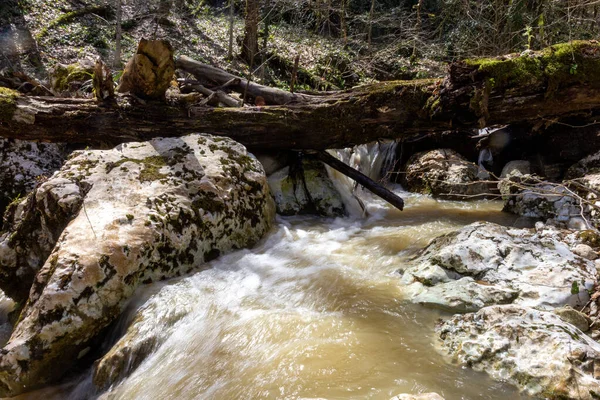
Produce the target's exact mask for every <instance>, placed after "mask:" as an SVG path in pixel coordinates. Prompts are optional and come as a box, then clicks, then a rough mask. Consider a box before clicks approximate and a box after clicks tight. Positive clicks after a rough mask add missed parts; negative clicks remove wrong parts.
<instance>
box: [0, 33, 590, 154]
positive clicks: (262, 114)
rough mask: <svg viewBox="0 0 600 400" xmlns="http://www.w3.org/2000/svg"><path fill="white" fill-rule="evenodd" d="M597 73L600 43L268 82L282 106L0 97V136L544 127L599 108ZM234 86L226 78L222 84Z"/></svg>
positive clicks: (287, 142) (298, 137)
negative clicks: (346, 79) (325, 89)
mask: <svg viewBox="0 0 600 400" xmlns="http://www.w3.org/2000/svg"><path fill="white" fill-rule="evenodd" d="M573 57H575V61H573ZM574 62H575V63H576V64H577V65H578V67H577V71H576V73H572V72H573V71H572V65H573V63H574ZM198 64H199V63H198ZM200 65H201V64H200ZM179 66H180V67H181V60H180V63H179ZM207 68H212V67H207ZM206 70H207V71H209V74H210V73H214V74H216V72H215V71H217V72H218V71H219V70H217V69H214V68H213V71H212V72H210V70H208V69H206ZM597 71H600V44H598V43H595V42H593V41H592V42H573V45H572V46H571V45H566V44H563V45H557V46H553V47H552V48H548V49H545V50H543V51H540V52H535V53H532V54H531V55H528V56H524V57H519V56H506V57H503V58H499V59H484V60H472V61H465V62H456V63H453V64H451V65H450V68H449V74H448V76H447V77H446V78H445V79H444V80H442V79H429V80H415V81H394V82H382V83H377V84H372V85H365V86H360V87H356V88H354V89H350V90H345V91H339V92H330V93H325V94H322V95H320V96H309V95H301V94H291V93H287V92H284V91H280V90H279V89H272V90H273V91H274V92H275V93H276V94H278V93H279V92H281V96H282V97H281V98H282V99H283V100H284V102H285V101H286V99H289V98H290V97H289V96H296V97H294V98H295V99H296V100H295V102H294V103H292V104H289V105H287V106H281V105H274V106H264V107H244V108H209V107H198V106H192V107H184V106H183V105H182V106H170V105H165V104H162V103H155V102H148V103H147V104H136V103H135V99H130V98H126V99H123V98H117V99H116V103H115V104H114V105H113V106H106V105H104V104H97V103H95V102H94V101H91V100H82V99H61V98H49V97H25V96H20V97H19V96H17V95H16V94H15V95H7V94H3V95H0V96H1V97H0V100H1V101H0V136H2V137H8V138H18V139H24V140H44V141H54V142H72V143H87V144H90V145H96V144H98V143H109V144H117V143H121V142H126V141H139V140H148V139H150V138H153V137H159V136H181V135H185V134H188V133H192V132H208V133H215V134H222V135H225V136H229V137H231V138H233V139H234V140H237V141H239V142H241V143H242V144H244V145H246V146H248V147H250V148H254V149H256V148H260V149H264V150H267V149H273V150H279V149H315V150H321V149H328V148H341V147H348V146H352V145H355V144H361V143H367V142H371V141H375V140H377V139H380V138H403V137H408V136H410V135H414V134H421V133H430V132H436V131H437V132H441V131H449V130H452V129H473V128H480V127H483V126H490V125H494V124H509V123H523V122H525V123H530V124H531V125H535V124H538V125H544V124H551V123H552V121H554V120H556V119H558V118H561V117H565V116H573V115H578V114H583V115H585V116H587V117H589V116H590V115H592V116H593V115H599V114H600V76H599V75H598V74H597ZM220 73H221V76H219V79H214V81H222V83H221V85H222V84H224V83H227V82H228V81H231V78H232V75H230V74H227V73H226V72H224V71H220ZM214 74H213V75H214ZM213 78H214V76H213ZM243 81H244V80H241V82H243ZM235 85H236V84H235V80H234V83H230V86H228V87H233V86H235ZM245 88H247V90H248V93H251V92H252V93H262V92H254V90H262V89H264V88H265V87H264V86H261V85H256V84H253V83H251V84H248V83H247V82H246V84H245V85H244V84H243V83H240V85H239V87H238V88H237V90H245ZM286 93H287V95H286ZM275 98H276V97H275ZM132 103H133V104H132Z"/></svg>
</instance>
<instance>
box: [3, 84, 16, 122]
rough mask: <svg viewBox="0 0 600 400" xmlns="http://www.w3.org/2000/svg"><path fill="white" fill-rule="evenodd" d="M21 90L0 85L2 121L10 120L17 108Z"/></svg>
mask: <svg viewBox="0 0 600 400" xmlns="http://www.w3.org/2000/svg"><path fill="white" fill-rule="evenodd" d="M19 96H20V94H19V92H17V91H15V90H12V89H8V88H5V87H0V121H10V120H11V119H12V117H13V115H14V114H15V111H16V110H17V99H18V98H19Z"/></svg>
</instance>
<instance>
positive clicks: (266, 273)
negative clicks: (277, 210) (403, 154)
mask: <svg viewBox="0 0 600 400" xmlns="http://www.w3.org/2000/svg"><path fill="white" fill-rule="evenodd" d="M379 150H381V149H379ZM384 150H385V151H372V149H368V148H364V147H363V153H364V154H363V156H362V158H361V157H360V152H355V153H354V154H347V155H344V154H341V153H340V154H338V156H339V157H340V158H342V159H345V160H344V161H345V162H347V163H349V164H350V165H354V166H357V167H361V166H362V168H361V169H363V171H364V170H365V169H366V170H367V172H369V170H371V169H372V168H375V169H376V170H377V171H380V170H382V169H383V170H384V171H385V166H386V165H388V164H389V160H387V158H389V155H386V152H388V153H389V154H392V153H393V152H394V150H395V148H394V146H393V145H391V146H389V148H387V147H386V148H385V149H384ZM330 174H333V172H331V171H330ZM371 175H378V174H372V173H371ZM374 177H377V176H374ZM332 178H333V179H334V182H335V184H336V186H337V187H338V188H343V187H344V186H345V187H346V188H347V189H348V188H350V187H351V182H348V181H345V180H344V178H342V177H340V176H336V175H335V174H333V176H332ZM392 187H393V188H394V191H395V192H396V193H397V194H399V195H400V196H402V197H403V198H404V199H405V201H406V208H405V210H404V211H403V212H400V211H398V210H396V209H392V208H391V207H390V206H388V205H387V203H384V202H383V201H382V200H380V199H378V198H374V197H373V196H371V195H369V194H367V193H363V192H362V191H361V193H360V196H359V197H360V198H361V202H360V203H362V206H361V205H360V204H358V203H356V204H351V203H352V201H351V198H352V197H353V196H351V195H350V194H349V190H346V191H347V192H348V193H347V194H346V196H345V202H346V204H347V206H348V208H349V209H350V210H351V212H352V213H353V214H354V215H355V216H354V217H346V218H335V219H333V218H321V217H280V216H278V217H277V221H276V223H275V226H274V228H273V229H272V230H271V232H270V234H269V235H267V237H265V238H264V239H263V240H262V241H261V242H260V243H259V244H258V245H257V246H255V247H254V248H253V249H249V250H239V251H235V252H233V253H230V254H228V255H225V256H222V257H220V258H218V259H217V260H214V261H212V262H210V263H208V264H207V265H206V266H205V269H203V270H202V271H199V272H197V273H195V274H192V275H189V276H186V277H182V278H178V279H172V280H170V281H167V282H161V283H156V284H152V285H147V286H143V287H141V288H140V289H138V291H137V292H136V295H135V296H134V298H133V299H132V300H131V301H130V303H129V305H128V307H127V308H126V310H125V312H124V313H123V315H122V316H121V317H120V319H119V321H117V323H116V324H115V325H114V327H113V329H112V332H111V333H110V335H109V337H108V338H107V339H106V342H105V345H104V347H105V350H108V349H109V348H110V346H112V344H113V343H114V342H116V341H117V340H118V339H119V338H120V337H122V336H123V334H124V333H125V332H126V330H127V327H128V326H129V325H130V324H131V322H132V320H134V317H135V316H136V315H137V314H136V313H139V312H141V314H142V315H144V318H143V319H142V321H141V322H139V321H138V323H137V327H138V332H139V334H140V335H145V336H148V337H152V336H157V337H162V338H163V340H164V343H162V345H159V346H158V347H157V348H156V349H155V350H154V351H153V352H152V353H151V354H150V356H149V357H148V358H147V359H146V360H145V361H144V362H143V363H142V364H141V365H140V366H139V367H138V368H137V369H135V370H134V371H133V372H132V373H130V374H129V376H128V377H127V378H125V379H124V380H123V381H121V382H120V383H118V384H116V385H114V386H113V387H111V388H109V389H108V390H107V391H105V392H102V393H97V392H95V390H94V388H93V385H92V383H91V375H92V373H91V370H88V371H86V372H84V373H82V374H80V376H79V377H78V378H71V380H70V381H68V382H67V383H65V384H62V385H57V386H54V387H50V388H46V389H42V390H38V391H36V392H32V393H29V394H25V395H22V396H19V397H18V399H22V400H24V399H39V398H44V399H46V400H53V399H72V400H79V399H89V398H100V399H111V400H117V399H122V400H125V399H131V400H133V399H136V400H138V399H309V398H310V399H315V398H322V399H384V400H388V399H390V398H391V397H392V396H394V395H396V394H399V393H413V394H416V393H423V392H437V393H439V394H440V395H442V396H443V397H445V399H446V400H454V399H465V400H467V399H490V400H492V399H508V398H509V399H525V398H528V397H526V396H524V395H520V394H519V393H518V391H517V390H516V389H515V388H514V387H512V386H510V385H506V384H503V383H498V382H495V381H493V380H491V379H490V378H489V377H488V376H487V375H486V374H485V373H483V372H476V371H473V370H472V369H468V368H462V367H460V366H456V365H453V364H451V363H450V362H449V361H448V360H445V359H444V357H443V356H442V355H440V354H439V353H438V352H437V351H436V349H435V346H436V337H435V334H434V331H433V328H434V326H435V324H436V322H437V321H438V320H439V319H440V318H447V317H449V316H450V315H451V314H449V313H447V312H445V311H444V310H439V309H434V308H429V307H424V306H421V305H415V304H411V303H410V302H408V301H407V300H405V297H404V294H403V288H402V285H401V284H400V283H399V281H400V279H399V275H398V274H397V272H396V271H397V270H398V269H400V268H401V267H402V266H403V265H404V264H405V263H406V262H407V260H408V259H410V257H411V256H412V255H414V254H415V253H416V251H417V250H418V249H420V248H423V247H424V246H426V245H427V243H428V242H429V241H430V240H431V239H433V238H434V237H436V236H439V235H441V234H444V233H446V232H450V231H452V230H455V229H457V228H459V227H462V226H464V225H467V224H470V223H472V222H475V221H480V220H486V221H491V222H496V223H499V224H505V225H512V224H513V223H514V222H515V219H516V217H515V216H513V215H510V214H506V213H502V212H501V209H502V203H501V202H497V201H472V202H452V201H440V200H434V199H432V198H430V197H428V196H423V195H416V194H410V193H406V192H403V191H402V188H401V187H400V186H393V185H392ZM361 207H364V208H365V209H364V210H362V208H361ZM358 214H361V215H358Z"/></svg>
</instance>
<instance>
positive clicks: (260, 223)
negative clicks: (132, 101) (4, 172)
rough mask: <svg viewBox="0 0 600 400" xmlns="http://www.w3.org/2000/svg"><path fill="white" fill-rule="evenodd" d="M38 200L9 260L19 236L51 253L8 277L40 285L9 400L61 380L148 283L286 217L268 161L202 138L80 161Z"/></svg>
mask: <svg viewBox="0 0 600 400" xmlns="http://www.w3.org/2000/svg"><path fill="white" fill-rule="evenodd" d="M144 171H146V172H144ZM148 171H150V172H151V173H149V172H148ZM150 176H153V179H150ZM30 197H31V199H33V200H30V201H31V203H29V205H28V206H27V207H24V208H23V210H22V211H21V212H20V217H19V218H18V219H19V221H30V222H29V223H17V224H15V225H14V226H13V230H12V231H9V232H8V235H7V236H6V237H5V238H4V240H3V241H2V248H3V252H4V254H6V255H8V256H10V255H11V254H15V253H18V252H17V249H16V248H15V247H13V246H14V244H13V243H14V242H11V241H10V238H11V237H14V236H15V235H16V236H17V237H20V238H21V239H20V241H19V243H20V246H21V247H23V249H21V250H22V251H25V252H26V253H27V252H31V251H32V249H33V248H34V247H35V243H34V241H35V240H36V238H39V237H44V238H46V239H47V243H46V244H47V246H46V248H51V252H50V254H49V256H48V257H47V259H45V260H44V261H42V262H39V263H37V262H36V263H33V264H31V263H29V260H27V259H25V258H23V259H21V260H22V261H20V264H19V261H18V260H19V258H18V257H13V258H11V257H8V256H7V257H5V259H4V262H3V265H2V271H3V273H4V272H5V271H8V272H6V273H7V274H13V275H16V274H15V273H14V271H16V270H18V269H19V268H28V269H29V270H30V271H31V274H30V275H29V276H30V277H31V278H32V279H33V280H32V281H30V282H29V284H30V286H31V290H30V291H29V297H28V299H27V303H26V304H25V307H24V308H23V310H22V311H21V314H20V316H19V322H18V323H17V325H16V326H15V328H14V331H13V333H12V336H11V338H10V340H9V342H8V343H7V345H6V346H5V347H4V349H2V350H1V352H0V395H1V396H6V395H15V394H18V393H20V392H23V391H25V390H31V389H33V388H35V387H38V386H41V385H44V384H47V383H48V382H51V381H53V380H54V379H57V378H58V377H60V376H61V375H62V374H63V373H64V372H65V371H66V370H67V367H68V366H69V365H72V363H73V362H74V361H76V360H77V358H78V356H79V355H80V352H81V351H82V350H84V349H85V348H86V347H87V345H88V343H89V342H90V340H91V339H92V338H94V337H96V336H97V335H98V334H99V333H100V332H101V331H102V329H103V328H105V327H106V326H108V324H110V323H111V322H112V321H114V319H115V318H116V317H117V316H118V315H119V313H120V312H121V310H122V308H123V306H124V304H125V303H126V302H127V299H128V298H129V297H130V296H131V295H132V294H133V292H134V290H135V288H136V287H137V286H138V285H140V284H142V283H149V282H153V281H157V280H160V279H165V278H169V277H173V276H176V275H179V274H183V273H186V272H189V271H191V270H193V269H194V268H198V266H200V265H201V264H202V263H203V262H205V261H208V260H211V259H213V258H215V257H217V256H218V255H219V254H221V253H223V252H227V251H229V250H231V249H235V248H242V247H247V246H251V245H253V244H254V243H256V242H257V241H258V240H259V239H260V238H261V237H262V236H263V235H264V234H265V233H266V232H267V231H268V230H269V228H270V226H271V222H272V218H273V216H274V205H273V202H272V199H271V197H270V194H269V190H268V186H267V181H266V176H265V174H264V171H263V169H262V166H261V165H260V163H259V162H258V161H257V160H256V159H255V158H254V157H253V156H252V155H250V154H248V153H247V151H246V149H245V148H244V147H243V146H242V145H240V144H238V143H236V142H234V141H232V140H230V139H226V138H219V137H213V136H209V135H198V134H194V135H189V136H185V137H182V138H159V139H154V140H152V141H149V142H143V143H128V144H123V145H120V146H118V147H116V148H115V149H112V150H95V151H87V150H86V151H79V152H76V153H75V154H74V156H73V157H72V158H71V159H70V160H69V161H68V162H67V163H66V164H65V166H63V168H62V169H61V170H60V171H59V172H58V173H57V174H55V175H54V176H53V177H52V178H50V179H49V180H48V181H47V182H45V183H44V184H43V185H41V186H40V187H39V188H38V189H36V190H35V191H34V192H33V193H32V195H31V196H30ZM48 205H53V206H52V207H50V208H48V207H47V206H48ZM52 211H53V212H52ZM59 211H60V212H63V215H62V216H61V218H58V219H57V218H56V215H55V213H56V212H59ZM52 218H54V219H55V220H57V221H55V220H53V219H52ZM57 223H65V225H66V227H65V228H64V229H63V230H62V232H59V231H61V230H60V229H57ZM32 227H34V230H37V231H38V233H37V234H31V233H29V239H28V236H27V233H28V232H29V231H30V230H31V229H32ZM11 252H12V253H11ZM38 257H41V256H38ZM41 258H43V257H41ZM5 282H6V281H5ZM2 285H3V287H4V286H6V283H3V284H2ZM22 286H23V287H26V285H22ZM21 297H23V295H21ZM56 363H60V365H62V366H64V368H55V367H53V366H55V365H56Z"/></svg>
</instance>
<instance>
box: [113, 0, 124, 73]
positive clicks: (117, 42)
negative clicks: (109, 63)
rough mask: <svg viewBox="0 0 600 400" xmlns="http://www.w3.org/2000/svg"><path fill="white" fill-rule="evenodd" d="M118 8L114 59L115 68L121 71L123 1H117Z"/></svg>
mask: <svg viewBox="0 0 600 400" xmlns="http://www.w3.org/2000/svg"><path fill="white" fill-rule="evenodd" d="M115 6H116V8H117V15H116V19H117V21H116V23H115V55H114V59H113V68H115V69H121V20H122V14H123V4H122V0H115Z"/></svg>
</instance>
